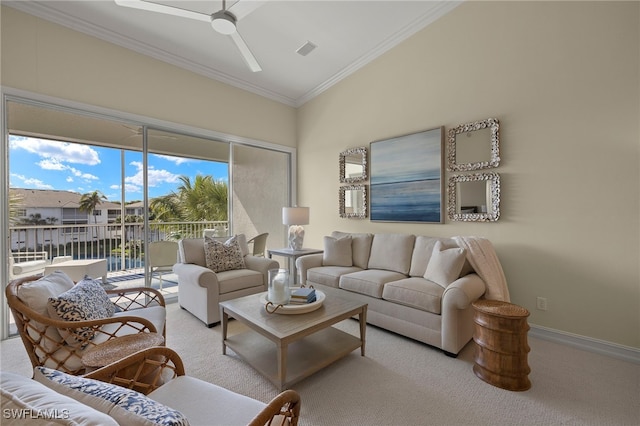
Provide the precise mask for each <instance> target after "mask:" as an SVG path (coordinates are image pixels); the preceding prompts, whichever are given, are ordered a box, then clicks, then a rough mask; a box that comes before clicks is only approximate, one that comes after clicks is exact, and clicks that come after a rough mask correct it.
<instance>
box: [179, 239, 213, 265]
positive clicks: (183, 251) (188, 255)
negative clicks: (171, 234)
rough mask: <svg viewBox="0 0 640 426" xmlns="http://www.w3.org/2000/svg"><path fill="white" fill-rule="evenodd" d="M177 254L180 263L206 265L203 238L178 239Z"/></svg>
mask: <svg viewBox="0 0 640 426" xmlns="http://www.w3.org/2000/svg"><path fill="white" fill-rule="evenodd" d="M178 255H179V257H180V262H181V263H192V264H194V265H200V266H207V261H206V259H205V256H204V238H183V239H181V240H179V241H178Z"/></svg>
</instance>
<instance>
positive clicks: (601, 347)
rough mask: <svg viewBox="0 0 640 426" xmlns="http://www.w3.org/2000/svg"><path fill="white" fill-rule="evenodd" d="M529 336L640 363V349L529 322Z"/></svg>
mask: <svg viewBox="0 0 640 426" xmlns="http://www.w3.org/2000/svg"><path fill="white" fill-rule="evenodd" d="M529 326H530V327H531V329H530V330H529V336H531V337H536V338H538V339H543V340H549V341H551V342H555V343H560V344H563V345H568V346H572V347H575V348H579V349H584V350H586V351H590V352H595V353H598V354H602V355H606V356H610V357H613V358H617V359H621V360H623V361H628V362H633V363H636V364H640V349H637V348H633V347H631V346H624V345H619V344H617V343H611V342H607V341H604V340H598V339H593V338H591V337H586V336H580V335H578V334H572V333H567V332H564V331H560V330H555V329H553V328H547V327H542V326H540V325H535V324H529Z"/></svg>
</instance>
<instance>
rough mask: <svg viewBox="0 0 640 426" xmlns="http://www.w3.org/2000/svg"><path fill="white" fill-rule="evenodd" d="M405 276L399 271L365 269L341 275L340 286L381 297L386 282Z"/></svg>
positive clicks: (344, 288)
mask: <svg viewBox="0 0 640 426" xmlns="http://www.w3.org/2000/svg"><path fill="white" fill-rule="evenodd" d="M403 278H406V276H405V275H403V274H401V273H399V272H394V271H385V270H380V269H365V270H364V271H359V272H353V273H351V274H346V275H343V276H342V277H340V284H339V286H340V288H341V289H343V290H349V291H353V292H355V293H360V294H366V295H367V296H371V297H375V298H377V299H380V298H382V289H383V287H384V285H385V284H386V283H388V282H391V281H396V280H401V279H403Z"/></svg>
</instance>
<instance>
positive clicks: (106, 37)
mask: <svg viewBox="0 0 640 426" xmlns="http://www.w3.org/2000/svg"><path fill="white" fill-rule="evenodd" d="M3 5H7V6H9V7H12V8H14V9H16V10H19V11H21V12H24V13H27V14H29V15H33V16H36V17H38V18H41V19H44V20H46V21H50V22H53V23H54V24H58V25H62V26H63V27H66V28H69V29H72V30H74V31H78V32H81V33H83V34H86V35H89V36H92V37H96V38H98V39H100V40H103V41H106V42H108V43H112V44H115V45H117V46H120V47H124V48H126V49H129V50H132V51H134V52H137V53H140V54H142V55H146V56H150V57H152V58H154V59H157V60H159V61H162V62H166V63H168V64H171V65H175V66H177V67H179V68H182V69H185V70H187V71H191V72H194V73H196V74H200V75H202V76H204V77H207V78H211V79H213V80H216V81H219V82H222V83H225V84H228V85H230V86H234V87H237V88H239V89H242V90H246V91H248V92H251V93H255V94H257V95H260V96H263V97H265V98H268V99H272V100H274V101H277V102H280V103H283V104H285V105H289V106H296V100H295V99H292V98H290V97H287V96H283V95H281V94H279V93H276V92H273V91H270V90H267V89H264V88H262V87H259V86H257V85H254V84H251V83H248V82H246V81H244V80H240V79H238V78H235V77H233V76H230V75H229V74H226V73H222V72H220V71H218V70H215V69H213V68H210V67H206V66H204V65H202V64H199V63H196V62H194V61H191V60H189V59H186V58H183V57H181V56H179V55H176V54H173V53H170V52H167V51H165V50H162V49H159V48H157V47H155V46H151V45H149V44H146V43H142V42H140V41H138V40H134V39H132V38H130V37H125V36H123V35H122V34H118V33H116V32H114V31H111V30H108V29H106V28H104V27H101V26H99V25H94V24H91V23H88V22H86V21H83V20H81V19H77V18H74V17H71V16H68V15H65V14H62V13H60V12H58V11H56V10H54V9H52V8H50V7H48V6H46V5H45V4H43V3H35V2H27V1H5V2H3Z"/></svg>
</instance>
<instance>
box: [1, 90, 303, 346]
mask: <svg viewBox="0 0 640 426" xmlns="http://www.w3.org/2000/svg"><path fill="white" fill-rule="evenodd" d="M0 95H1V99H0V132H1V133H2V137H3V143H2V146H0V175H1V176H2V179H3V185H2V187H0V211H1V212H2V214H1V215H0V216H1V217H0V240H1V241H2V252H3V253H8V251H7V250H9V246H8V244H9V241H10V240H9V237H10V236H9V231H8V230H9V219H8V211H9V202H8V198H9V197H8V195H9V129H8V119H7V103H8V102H17V103H22V104H27V105H32V106H36V107H42V108H47V109H53V110H59V111H64V112H70V113H74V114H79V115H84V116H88V117H94V118H99V119H106V120H113V121H119V122H122V123H126V124H129V125H133V126H139V127H141V128H142V137H143V141H142V145H143V151H142V153H143V182H144V196H143V206H144V210H145V211H148V206H149V202H148V196H147V195H148V194H147V192H148V191H147V185H148V173H147V155H148V152H147V149H148V146H147V145H148V140H147V133H148V131H149V130H160V131H166V132H173V133H179V134H185V135H190V136H194V137H198V138H203V139H212V140H217V141H223V142H227V143H229V144H230V152H233V146H234V145H235V144H240V145H247V146H251V147H256V148H264V149H269V150H274V151H279V152H283V153H286V154H288V156H289V157H288V158H289V170H288V173H289V203H290V205H294V204H295V203H296V193H297V149H296V148H292V147H288V146H285V145H277V144H274V143H270V142H265V141H260V140H256V139H250V138H245V137H240V136H235V135H231V134H226V133H221V132H217V131H213V130H208V129H203V128H197V127H193V126H188V125H183V124H179V123H173V122H168V121H165V120H159V119H155V118H151V117H146V116H142V115H137V114H131V113H126V112H121V111H117V110H112V109H108V108H104V107H98V106H94V105H90V104H84V103H80V102H75V101H70V100H65V99H60V98H56V97H52V96H48V95H42V94H38V93H33V92H28V91H24V90H21V89H15V88H9V87H0ZM232 159H233V156H232V155H230V158H229V160H230V162H229V175H230V176H229V191H230V192H231V191H233V187H232V183H233V179H232V176H233V165H232ZM229 204H230V206H229V217H230V218H231V217H233V216H232V213H233V202H232V199H231V198H230V201H229ZM231 226H233V224H232V225H231ZM144 229H145V231H144V241H148V238H149V234H148V233H149V230H148V215H147V214H145V215H144ZM230 232H232V230H231V231H230ZM284 232H285V231H284V226H283V234H284ZM0 280H1V282H3V283H4V285H3V286H2V293H1V294H0V303H1V304H2V305H1V309H0V310H1V312H2V315H1V316H0V340H5V339H7V338H8V337H9V309H8V306H7V301H6V294H5V287H6V285H7V283H8V282H9V281H8V280H9V271H8V262H7V261H6V259H4V260H3V261H2V262H0ZM149 280H150V277H149V267H148V265H145V282H146V283H147V284H148V283H149V282H150V281H149Z"/></svg>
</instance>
